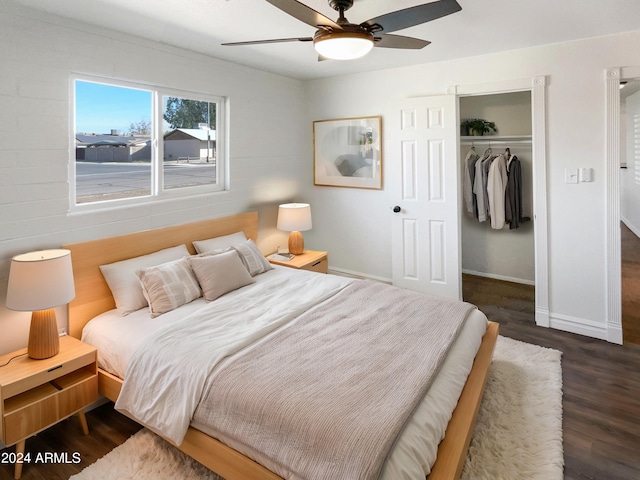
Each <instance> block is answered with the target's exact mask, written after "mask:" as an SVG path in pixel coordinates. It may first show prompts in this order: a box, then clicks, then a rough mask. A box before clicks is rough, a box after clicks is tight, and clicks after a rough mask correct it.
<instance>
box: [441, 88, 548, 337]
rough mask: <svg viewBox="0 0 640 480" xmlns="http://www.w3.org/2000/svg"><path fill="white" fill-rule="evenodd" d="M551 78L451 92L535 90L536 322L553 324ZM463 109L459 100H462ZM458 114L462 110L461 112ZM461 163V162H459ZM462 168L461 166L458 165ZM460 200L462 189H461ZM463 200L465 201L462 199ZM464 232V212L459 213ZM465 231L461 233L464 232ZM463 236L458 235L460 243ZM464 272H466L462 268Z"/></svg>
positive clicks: (457, 93)
mask: <svg viewBox="0 0 640 480" xmlns="http://www.w3.org/2000/svg"><path fill="white" fill-rule="evenodd" d="M546 87H547V78H546V77H545V76H537V77H532V78H523V79H515V80H505V81H500V82H492V83H485V84H478V85H455V86H451V87H449V89H448V93H451V94H455V95H456V96H457V97H458V99H459V97H461V96H472V95H489V94H500V93H510V92H522V91H530V92H531V135H532V138H531V140H532V142H531V148H532V172H533V179H532V180H533V220H534V245H535V252H534V255H535V260H534V261H535V289H536V290H535V319H536V325H539V326H541V327H549V326H550V315H549V254H548V253H549V247H548V216H547V130H546V104H547V103H546ZM458 109H459V102H458ZM458 116H460V115H459V112H458ZM458 165H460V162H458ZM458 168H460V166H458ZM459 195H460V202H461V201H462V200H461V198H462V191H460V192H459ZM460 204H461V203H460ZM458 223H459V225H458V231H459V232H461V223H462V212H459V216H458ZM460 235H461V233H460ZM461 244H462V239H461V238H459V239H458V245H461ZM460 274H461V275H462V272H460Z"/></svg>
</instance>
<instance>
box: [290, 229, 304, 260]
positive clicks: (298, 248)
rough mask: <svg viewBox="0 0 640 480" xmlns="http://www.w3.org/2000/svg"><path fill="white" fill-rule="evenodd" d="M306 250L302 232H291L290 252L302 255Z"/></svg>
mask: <svg viewBox="0 0 640 480" xmlns="http://www.w3.org/2000/svg"><path fill="white" fill-rule="evenodd" d="M303 252H304V238H302V234H301V233H300V232H291V235H289V253H291V254H293V255H302V253H303Z"/></svg>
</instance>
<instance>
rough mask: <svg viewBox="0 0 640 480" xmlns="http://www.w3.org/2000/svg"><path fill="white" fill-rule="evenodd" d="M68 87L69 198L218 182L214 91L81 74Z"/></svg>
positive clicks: (128, 195)
mask: <svg viewBox="0 0 640 480" xmlns="http://www.w3.org/2000/svg"><path fill="white" fill-rule="evenodd" d="M74 90H75V91H74V94H75V97H74V99H75V128H74V136H75V139H74V140H75V162H74V165H73V166H74V169H73V172H72V175H71V176H72V177H73V179H74V182H73V185H74V187H75V188H74V189H73V191H75V198H74V199H72V200H73V201H72V204H76V205H77V204H87V203H95V202H104V201H108V200H123V199H132V198H139V197H149V196H161V195H162V194H163V193H165V192H169V191H174V192H175V191H177V190H178V189H184V188H188V187H198V186H200V187H202V186H210V187H211V188H210V189H209V191H215V190H221V189H222V188H223V186H222V185H221V184H220V182H219V180H218V179H219V178H220V176H221V168H222V165H218V163H219V162H218V146H219V142H218V134H219V133H220V129H219V128H218V124H219V117H220V105H221V101H220V99H218V98H217V97H209V98H198V97H199V95H195V94H194V95H193V96H191V95H190V96H189V97H190V98H185V96H171V95H169V94H163V92H159V91H157V90H154V89H153V88H149V89H145V88H142V87H140V88H138V87H137V86H135V87H131V86H128V85H122V84H117V85H116V84H107V83H99V82H94V81H85V80H75V82H74ZM202 97H204V96H202ZM211 98H212V99H211ZM155 102H157V104H154V103H155ZM154 112H158V113H154ZM160 136H161V137H162V138H161V139H160V138H157V137H160ZM154 162H155V163H154Z"/></svg>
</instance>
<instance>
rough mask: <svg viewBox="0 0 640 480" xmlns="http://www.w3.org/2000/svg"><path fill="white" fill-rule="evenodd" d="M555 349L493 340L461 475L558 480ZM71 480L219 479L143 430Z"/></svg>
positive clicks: (474, 479) (469, 479)
mask: <svg viewBox="0 0 640 480" xmlns="http://www.w3.org/2000/svg"><path fill="white" fill-rule="evenodd" d="M560 357H561V352H559V351H557V350H552V349H548V348H543V347H538V346H536V345H531V344H528V343H523V342H519V341H517V340H512V339H510V338H506V337H502V336H500V337H498V343H497V344H496V349H495V353H494V356H493V362H492V365H491V370H490V372H489V379H488V382H487V387H486V390H485V394H484V399H483V401H482V404H481V406H480V412H479V414H478V420H477V423H476V426H475V429H474V432H473V438H472V440H471V445H470V447H469V454H468V458H467V461H466V464H465V466H464V470H463V473H462V478H463V479H464V480H515V479H518V480H535V479H540V480H553V479H558V480H561V479H562V476H563V466H564V459H563V453H562V370H561V367H560ZM71 479H73V480H125V479H136V480H140V479H143V480H144V479H149V480H151V479H153V480H155V479H172V480H219V479H220V477H218V476H217V475H215V474H214V473H212V472H211V471H209V470H208V469H206V468H205V467H203V466H202V465H200V464H199V463H198V462H196V461H194V460H192V459H191V458H189V457H187V456H186V455H184V454H183V453H182V452H180V451H179V450H178V449H176V448H174V447H173V446H171V445H169V444H168V443H167V442H165V441H164V440H162V439H161V438H160V437H158V436H157V435H155V434H153V433H151V432H149V431H148V430H146V429H142V430H141V431H140V432H138V433H136V434H135V435H133V436H132V437H131V438H130V439H128V440H127V441H126V442H125V443H123V444H122V445H120V446H118V447H116V448H115V449H114V450H112V451H111V452H109V453H108V454H107V455H105V456H104V457H103V458H101V459H100V460H98V461H97V462H96V463H94V464H93V465H90V466H88V467H87V468H85V469H84V470H83V471H82V472H80V473H79V474H77V475H74V476H73V477H71Z"/></svg>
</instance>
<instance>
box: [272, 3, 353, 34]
mask: <svg viewBox="0 0 640 480" xmlns="http://www.w3.org/2000/svg"><path fill="white" fill-rule="evenodd" d="M267 2H269V3H270V4H271V5H273V6H274V7H278V8H279V9H280V10H282V11H283V12H285V13H288V14H289V15H291V16H292V17H295V18H297V19H298V20H300V21H301V22H304V23H306V24H307V25H311V26H312V27H315V28H318V27H320V26H327V27H332V28H335V29H337V30H342V27H341V26H340V25H338V24H337V23H336V22H334V21H333V20H331V19H330V18H329V17H325V16H324V15H323V14H321V13H320V12H316V11H315V10H314V9H313V8H310V7H307V6H306V5H305V4H303V3H300V2H298V1H296V0H267Z"/></svg>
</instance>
